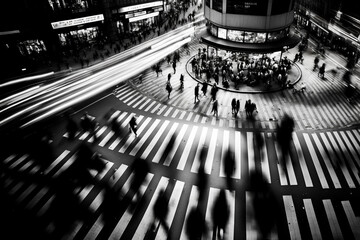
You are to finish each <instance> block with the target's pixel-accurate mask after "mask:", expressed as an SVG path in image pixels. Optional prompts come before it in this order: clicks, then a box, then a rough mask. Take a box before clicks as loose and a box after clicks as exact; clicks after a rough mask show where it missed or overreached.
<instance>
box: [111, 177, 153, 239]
mask: <svg viewBox="0 0 360 240" xmlns="http://www.w3.org/2000/svg"><path fill="white" fill-rule="evenodd" d="M153 176H154V174H151V173H148V174H147V175H146V180H145V181H144V183H143V184H142V185H141V186H140V188H139V192H140V195H139V199H138V200H137V201H140V199H141V198H142V196H143V194H144V193H145V190H146V189H147V188H148V186H149V184H150V181H151V179H152V178H153ZM129 179H130V178H129ZM127 193H128V191H126V193H125V194H127ZM135 196H136V194H134V196H133V198H132V201H133V200H134V199H135ZM130 205H131V204H130ZM130 205H129V206H128V208H127V209H126V211H125V212H124V214H123V215H122V216H121V218H120V220H119V221H118V223H117V224H116V227H115V228H114V230H113V231H112V233H111V235H110V237H109V239H120V237H121V236H122V234H123V233H124V231H125V229H126V227H127V225H128V224H129V222H130V220H131V218H132V217H133V215H132V211H130V208H131V207H132V206H130Z"/></svg>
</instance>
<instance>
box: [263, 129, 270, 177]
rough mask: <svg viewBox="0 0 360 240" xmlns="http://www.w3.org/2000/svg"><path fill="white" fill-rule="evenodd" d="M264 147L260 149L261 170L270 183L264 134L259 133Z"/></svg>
mask: <svg viewBox="0 0 360 240" xmlns="http://www.w3.org/2000/svg"><path fill="white" fill-rule="evenodd" d="M260 134H261V138H262V141H263V143H264V146H263V147H262V148H261V149H260V159H261V170H262V173H263V175H264V177H265V178H266V180H267V182H268V183H271V176H270V166H269V158H268V154H267V149H266V142H265V134H264V133H260Z"/></svg>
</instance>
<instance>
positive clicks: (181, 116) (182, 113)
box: [179, 111, 186, 119]
mask: <svg viewBox="0 0 360 240" xmlns="http://www.w3.org/2000/svg"><path fill="white" fill-rule="evenodd" d="M185 114H186V111H181V115H180V117H179V119H184V117H185Z"/></svg>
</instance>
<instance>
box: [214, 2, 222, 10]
mask: <svg viewBox="0 0 360 240" xmlns="http://www.w3.org/2000/svg"><path fill="white" fill-rule="evenodd" d="M222 5H223V0H213V9H214V10H216V11H218V12H222Z"/></svg>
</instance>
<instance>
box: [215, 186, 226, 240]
mask: <svg viewBox="0 0 360 240" xmlns="http://www.w3.org/2000/svg"><path fill="white" fill-rule="evenodd" d="M229 216H230V209H229V205H228V203H227V199H226V194H225V190H224V189H221V190H220V193H219V195H218V197H217V198H216V200H215V203H214V207H213V209H212V220H213V237H212V239H218V238H219V239H224V235H225V230H226V225H227V223H228V221H229ZM216 235H217V236H216Z"/></svg>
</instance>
